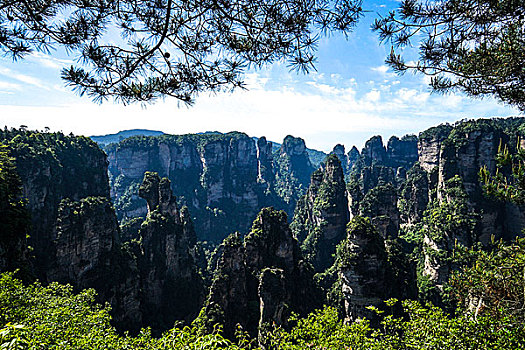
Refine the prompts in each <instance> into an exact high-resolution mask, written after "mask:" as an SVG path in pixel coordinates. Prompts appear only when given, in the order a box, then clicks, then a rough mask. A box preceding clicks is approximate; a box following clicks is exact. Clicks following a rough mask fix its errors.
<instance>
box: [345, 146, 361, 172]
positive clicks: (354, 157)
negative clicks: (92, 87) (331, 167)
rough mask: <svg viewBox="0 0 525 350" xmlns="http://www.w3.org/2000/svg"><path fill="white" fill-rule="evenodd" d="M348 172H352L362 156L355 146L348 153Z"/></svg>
mask: <svg viewBox="0 0 525 350" xmlns="http://www.w3.org/2000/svg"><path fill="white" fill-rule="evenodd" d="M347 156H348V171H349V172H350V171H351V170H352V168H353V167H354V164H355V163H357V161H358V160H359V157H360V156H361V154H360V153H359V150H358V149H357V148H356V147H355V146H353V147H352V149H350V151H348V155H347Z"/></svg>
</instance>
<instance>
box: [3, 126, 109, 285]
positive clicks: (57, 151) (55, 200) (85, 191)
mask: <svg viewBox="0 0 525 350" xmlns="http://www.w3.org/2000/svg"><path fill="white" fill-rule="evenodd" d="M0 142H3V143H4V144H6V145H8V147H9V149H10V151H11V156H12V157H14V158H15V164H16V170H17V172H18V174H19V175H20V179H21V180H22V198H25V199H26V200H27V209H28V210H29V212H30V213H31V230H30V232H29V236H30V238H29V241H28V244H29V245H30V246H31V247H33V254H34V256H35V264H34V269H35V273H36V276H37V277H38V278H40V279H41V280H44V281H46V280H47V276H46V272H47V271H48V270H49V268H50V266H51V263H52V262H53V257H54V256H55V252H54V245H53V238H54V237H53V230H54V225H55V222H56V220H57V217H58V208H59V204H60V202H61V201H62V200H63V199H65V198H70V199H71V200H74V201H78V200H80V199H82V198H85V197H90V196H102V197H109V182H108V175H107V160H106V155H105V154H104V152H102V151H101V150H100V149H99V148H98V146H97V145H96V143H95V142H93V141H91V140H90V139H88V138H86V137H82V136H78V137H77V136H72V135H71V136H65V135H63V134H61V133H39V132H33V131H27V130H24V129H21V130H17V129H11V130H7V129H4V130H1V131H0Z"/></svg>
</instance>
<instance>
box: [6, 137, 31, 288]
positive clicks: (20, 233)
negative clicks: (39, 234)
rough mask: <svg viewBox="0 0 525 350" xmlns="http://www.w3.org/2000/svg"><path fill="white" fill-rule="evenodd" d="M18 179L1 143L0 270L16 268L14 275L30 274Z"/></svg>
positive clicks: (26, 223)
mask: <svg viewBox="0 0 525 350" xmlns="http://www.w3.org/2000/svg"><path fill="white" fill-rule="evenodd" d="M21 192H22V182H21V181H20V177H19V176H18V174H17V172H16V167H15V164H14V162H13V160H12V159H11V158H10V156H9V152H8V151H7V149H5V147H1V148H0V213H2V214H1V215H0V272H4V271H15V270H19V272H18V273H17V277H19V278H28V277H30V276H31V270H32V267H31V265H30V261H29V249H28V246H27V235H28V234H29V231H30V225H29V222H30V217H29V212H28V210H27V208H26V206H25V204H24V202H23V201H22V200H21V197H20V195H21Z"/></svg>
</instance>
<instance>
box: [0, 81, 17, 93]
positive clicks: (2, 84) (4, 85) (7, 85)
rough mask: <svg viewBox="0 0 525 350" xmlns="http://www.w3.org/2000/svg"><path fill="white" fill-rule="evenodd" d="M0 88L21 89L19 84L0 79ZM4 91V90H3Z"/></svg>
mask: <svg viewBox="0 0 525 350" xmlns="http://www.w3.org/2000/svg"><path fill="white" fill-rule="evenodd" d="M0 90H18V91H20V90H22V86H20V84H14V83H9V82H7V81H0ZM3 92H4V93H6V92H5V91H3Z"/></svg>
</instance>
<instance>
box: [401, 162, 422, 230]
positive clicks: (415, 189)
mask: <svg viewBox="0 0 525 350" xmlns="http://www.w3.org/2000/svg"><path fill="white" fill-rule="evenodd" d="M429 191H430V189H429V178H428V173H427V172H426V171H425V170H423V168H422V167H421V166H420V165H419V163H417V164H415V165H414V166H413V167H412V168H411V169H410V170H409V171H408V173H407V181H406V182H405V183H404V184H403V186H402V188H401V194H400V200H399V205H398V207H399V211H400V215H401V222H403V223H405V224H408V225H412V224H415V223H418V222H421V220H422V219H423V214H424V212H425V209H426V208H427V205H428V201H429V199H430V194H429Z"/></svg>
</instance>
